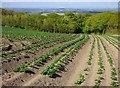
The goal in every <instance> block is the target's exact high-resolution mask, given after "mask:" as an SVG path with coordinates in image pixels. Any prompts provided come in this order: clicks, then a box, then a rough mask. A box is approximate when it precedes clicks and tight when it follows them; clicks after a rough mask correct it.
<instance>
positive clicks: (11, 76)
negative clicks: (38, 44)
mask: <svg viewBox="0 0 120 88" xmlns="http://www.w3.org/2000/svg"><path fill="white" fill-rule="evenodd" d="M79 38H80V37H79ZM76 39H78V38H76ZM72 41H73V40H72ZM69 42H71V41H69ZM65 43H68V42H64V43H60V44H57V45H54V46H53V47H51V48H49V49H46V50H44V51H41V50H40V52H41V54H43V53H44V52H47V51H49V50H51V49H53V48H55V47H58V46H60V45H63V44H65ZM65 50H66V49H65ZM65 50H64V51H65ZM40 52H39V53H40ZM62 53H63V52H61V53H59V54H58V55H56V56H53V57H51V58H52V60H51V59H49V60H48V61H47V62H46V63H45V64H44V65H43V66H40V67H38V68H39V70H41V71H42V70H43V69H44V68H45V67H46V66H48V65H50V63H51V62H53V60H54V59H55V58H57V57H59V56H60V55H61V54H62ZM36 55H40V54H36ZM32 58H33V57H32ZM32 58H31V59H32ZM33 59H34V58H33ZM29 60H30V59H29ZM21 61H23V60H21ZM27 61H28V60H27ZM13 66H15V65H13ZM33 70H34V71H35V69H33ZM37 71H38V69H37ZM37 71H35V72H37ZM38 74H39V73H38ZM38 74H36V75H38ZM36 75H33V74H28V73H23V74H20V75H18V74H17V73H14V72H11V73H10V74H7V75H5V76H3V79H4V84H6V83H7V84H6V85H21V84H20V82H23V81H21V80H23V79H24V81H25V80H28V79H29V78H32V77H33V76H36ZM8 78H9V80H8ZM14 78H15V79H14ZM12 81H13V83H14V81H16V83H17V84H16V83H14V84H13V83H12Z"/></svg>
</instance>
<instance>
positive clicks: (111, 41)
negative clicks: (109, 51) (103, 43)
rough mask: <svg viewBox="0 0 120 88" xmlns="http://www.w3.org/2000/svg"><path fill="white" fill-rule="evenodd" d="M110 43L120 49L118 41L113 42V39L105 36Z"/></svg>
mask: <svg viewBox="0 0 120 88" xmlns="http://www.w3.org/2000/svg"><path fill="white" fill-rule="evenodd" d="M104 38H105V39H106V40H107V41H108V42H109V43H110V44H112V45H113V46H114V47H115V48H116V49H118V50H120V47H119V44H117V45H116V43H114V42H113V40H111V39H110V38H108V37H106V36H105V37H104Z"/></svg>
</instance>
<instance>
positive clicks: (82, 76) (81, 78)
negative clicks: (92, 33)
mask: <svg viewBox="0 0 120 88" xmlns="http://www.w3.org/2000/svg"><path fill="white" fill-rule="evenodd" d="M93 39H94V40H93V43H92V47H91V50H90V52H89V57H88V62H87V63H88V65H91V64H92V59H93V50H94V47H95V38H94V37H93ZM88 70H89V67H87V68H86V69H85V70H84V71H86V72H87V71H88ZM85 74H86V73H85ZM85 74H80V78H79V79H78V80H77V81H76V82H75V84H77V85H81V84H82V83H83V82H84V81H85Z"/></svg>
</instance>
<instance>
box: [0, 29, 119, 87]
mask: <svg viewBox="0 0 120 88" xmlns="http://www.w3.org/2000/svg"><path fill="white" fill-rule="evenodd" d="M118 40H120V36H115V35H95V34H89V35H88V34H65V33H49V32H39V31H36V30H28V29H19V28H10V27H3V29H2V58H1V62H2V66H3V67H2V75H3V76H2V79H3V85H5V86H95V87H99V86H114V87H115V86H119V83H118V72H119V70H118V68H119V67H118V64H120V63H118V52H119V51H120V47H119V44H120V43H119V41H118Z"/></svg>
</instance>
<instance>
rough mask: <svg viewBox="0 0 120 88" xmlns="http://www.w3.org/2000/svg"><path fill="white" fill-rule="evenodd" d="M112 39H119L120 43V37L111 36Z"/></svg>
mask: <svg viewBox="0 0 120 88" xmlns="http://www.w3.org/2000/svg"><path fill="white" fill-rule="evenodd" d="M110 37H112V38H115V39H117V40H118V41H119V40H120V36H110Z"/></svg>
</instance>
